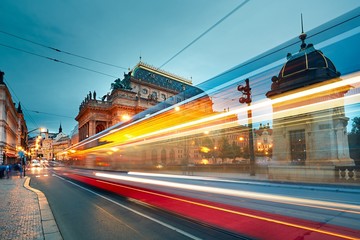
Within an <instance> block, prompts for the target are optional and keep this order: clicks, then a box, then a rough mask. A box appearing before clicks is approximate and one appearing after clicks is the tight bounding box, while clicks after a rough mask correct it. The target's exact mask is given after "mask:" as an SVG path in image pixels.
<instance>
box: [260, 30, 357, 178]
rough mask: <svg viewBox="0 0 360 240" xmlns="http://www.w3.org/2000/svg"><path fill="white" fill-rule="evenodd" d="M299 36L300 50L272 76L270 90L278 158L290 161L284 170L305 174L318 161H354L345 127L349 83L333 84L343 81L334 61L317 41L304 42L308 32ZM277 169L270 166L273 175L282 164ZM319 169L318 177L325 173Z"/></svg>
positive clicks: (324, 163) (284, 162)
mask: <svg viewBox="0 0 360 240" xmlns="http://www.w3.org/2000/svg"><path fill="white" fill-rule="evenodd" d="M299 38H300V39H301V41H302V44H301V47H300V50H299V52H298V53H296V54H294V55H292V54H290V53H289V54H288V56H287V62H286V63H285V64H284V66H283V67H282V69H281V70H280V72H279V75H278V76H274V77H273V78H272V86H271V90H270V91H268V92H267V93H266V96H267V97H268V98H270V99H271V100H273V104H272V108H273V141H274V146H273V163H274V164H277V165H283V166H290V165H291V166H292V167H289V168H286V167H283V168H286V169H283V170H284V172H287V174H291V172H292V173H293V175H297V176H300V175H301V176H306V175H307V174H309V172H310V171H314V169H315V168H314V166H316V167H317V169H322V170H325V169H329V170H333V169H334V167H335V166H349V165H354V162H353V160H352V159H350V157H349V147H348V138H347V130H346V126H347V124H348V120H349V119H348V118H347V117H346V116H345V110H344V102H343V97H344V95H345V94H346V93H347V91H348V90H349V89H350V86H348V85H340V87H335V88H333V87H332V84H333V83H338V82H340V81H342V79H341V78H340V73H339V72H338V71H336V68H335V65H334V64H333V63H332V62H331V60H330V59H329V58H327V57H326V56H325V55H324V54H323V53H322V52H321V51H320V50H316V49H315V48H314V46H313V44H306V43H305V39H306V34H305V33H302V34H301V35H300V36H299ZM282 99H283V100H282ZM296 166H304V167H298V168H296ZM319 166H322V167H321V168H319ZM326 166H329V168H327V167H326ZM274 169H276V167H273V168H270V169H269V174H270V176H275V175H280V172H279V171H280V170H279V169H280V168H277V170H279V171H278V172H276V171H275V170H274ZM295 169H297V170H296V172H294V171H295ZM300 169H301V170H300ZM274 171H275V172H274ZM301 171H302V172H301ZM284 172H283V173H284ZM316 174H318V177H319V178H322V177H324V176H323V175H324V174H325V175H326V173H324V172H323V173H321V174H319V173H316ZM329 174H330V175H331V174H332V175H333V174H334V172H331V171H330V173H329ZM290 177H291V176H287V178H290Z"/></svg>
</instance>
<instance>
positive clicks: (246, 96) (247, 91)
mask: <svg viewBox="0 0 360 240" xmlns="http://www.w3.org/2000/svg"><path fill="white" fill-rule="evenodd" d="M238 91H240V92H242V94H243V96H242V97H241V98H239V102H240V103H241V104H244V103H246V104H247V105H248V106H249V107H250V105H251V101H252V100H251V88H250V83H249V79H246V80H245V86H242V85H239V86H238ZM247 114H248V127H249V153H250V176H255V156H254V137H253V129H252V111H251V109H250V108H249V109H248V110H247Z"/></svg>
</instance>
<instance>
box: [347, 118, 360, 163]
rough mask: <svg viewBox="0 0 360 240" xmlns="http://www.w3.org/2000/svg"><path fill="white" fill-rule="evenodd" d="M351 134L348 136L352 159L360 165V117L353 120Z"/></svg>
mask: <svg viewBox="0 0 360 240" xmlns="http://www.w3.org/2000/svg"><path fill="white" fill-rule="evenodd" d="M352 121H353V122H352V128H351V132H350V133H349V134H348V138H349V150H350V157H351V158H352V159H354V161H355V164H356V165H360V117H355V118H353V119H352Z"/></svg>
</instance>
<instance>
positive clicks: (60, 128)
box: [59, 123, 62, 133]
mask: <svg viewBox="0 0 360 240" xmlns="http://www.w3.org/2000/svg"><path fill="white" fill-rule="evenodd" d="M61 132H62V127H61V123H60V127H59V133H61Z"/></svg>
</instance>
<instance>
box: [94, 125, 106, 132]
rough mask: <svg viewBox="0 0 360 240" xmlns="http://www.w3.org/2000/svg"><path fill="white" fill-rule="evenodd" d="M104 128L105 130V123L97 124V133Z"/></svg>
mask: <svg viewBox="0 0 360 240" xmlns="http://www.w3.org/2000/svg"><path fill="white" fill-rule="evenodd" d="M104 130H105V127H104V125H102V124H98V125H96V129H95V133H99V132H101V131H104Z"/></svg>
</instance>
